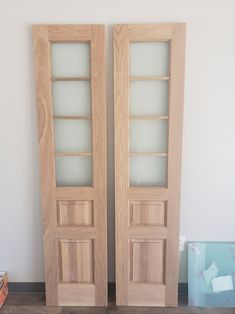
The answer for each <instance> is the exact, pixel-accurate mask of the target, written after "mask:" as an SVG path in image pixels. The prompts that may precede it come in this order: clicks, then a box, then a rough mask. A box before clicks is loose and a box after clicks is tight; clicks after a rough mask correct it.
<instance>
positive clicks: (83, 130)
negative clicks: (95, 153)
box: [54, 119, 91, 153]
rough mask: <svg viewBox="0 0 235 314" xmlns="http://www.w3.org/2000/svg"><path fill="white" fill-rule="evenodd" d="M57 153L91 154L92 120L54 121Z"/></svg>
mask: <svg viewBox="0 0 235 314" xmlns="http://www.w3.org/2000/svg"><path fill="white" fill-rule="evenodd" d="M54 133H55V152H57V153H59V152H72V153H76V152H91V121H90V120H64V119H56V120H54Z"/></svg>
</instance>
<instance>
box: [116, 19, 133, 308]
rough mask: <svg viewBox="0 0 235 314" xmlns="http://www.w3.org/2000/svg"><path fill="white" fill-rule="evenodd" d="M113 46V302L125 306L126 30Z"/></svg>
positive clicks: (120, 29)
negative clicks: (114, 283) (114, 290)
mask: <svg viewBox="0 0 235 314" xmlns="http://www.w3.org/2000/svg"><path fill="white" fill-rule="evenodd" d="M113 45H114V117H115V118H114V126H115V127H114V130H115V226H116V228H115V243H116V248H115V249H116V303H117V305H125V304H128V259H127V258H126V257H127V256H128V235H127V233H128V225H127V221H128V202H127V199H128V198H127V189H128V147H127V138H128V115H129V108H128V105H127V104H128V98H129V45H128V39H127V27H126V26H125V25H118V26H115V27H114V29H113Z"/></svg>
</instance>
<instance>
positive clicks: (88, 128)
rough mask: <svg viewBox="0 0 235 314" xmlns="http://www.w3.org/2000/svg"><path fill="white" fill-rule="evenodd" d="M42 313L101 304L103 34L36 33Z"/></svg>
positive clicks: (82, 28) (52, 28)
mask: <svg viewBox="0 0 235 314" xmlns="http://www.w3.org/2000/svg"><path fill="white" fill-rule="evenodd" d="M33 34H34V52H35V76H36V93H37V107H38V121H39V147H40V165H41V206H42V210H43V224H44V255H45V280H46V300H47V305H97V306H104V305H106V304H107V249H106V241H107V239H106V237H107V235H106V228H107V222H106V104H105V65H104V27H103V26H102V25H35V26H34V27H33Z"/></svg>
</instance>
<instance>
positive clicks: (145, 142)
mask: <svg viewBox="0 0 235 314" xmlns="http://www.w3.org/2000/svg"><path fill="white" fill-rule="evenodd" d="M129 132H130V148H129V151H130V152H135V153H141V152H142V153H143V152H153V153H157V152H167V147H168V121H167V120H130V131H129Z"/></svg>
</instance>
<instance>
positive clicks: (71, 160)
mask: <svg viewBox="0 0 235 314" xmlns="http://www.w3.org/2000/svg"><path fill="white" fill-rule="evenodd" d="M55 159H56V162H55V165H56V186H91V185H92V157H67V156H66V157H56V158H55Z"/></svg>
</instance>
